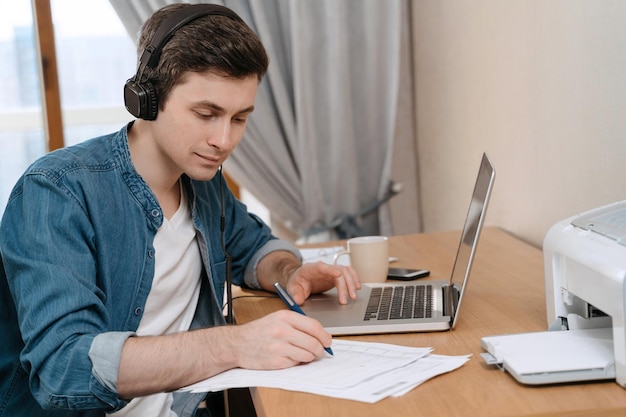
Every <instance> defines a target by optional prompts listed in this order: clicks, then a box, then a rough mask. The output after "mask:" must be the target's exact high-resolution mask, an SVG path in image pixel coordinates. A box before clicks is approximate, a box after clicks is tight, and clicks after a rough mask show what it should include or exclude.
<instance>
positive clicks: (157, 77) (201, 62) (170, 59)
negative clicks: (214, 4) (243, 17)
mask: <svg viewBox="0 0 626 417" xmlns="http://www.w3.org/2000/svg"><path fill="white" fill-rule="evenodd" d="M189 6H190V4H187V3H177V4H171V5H168V6H165V7H162V8H161V9H159V10H157V11H156V12H154V14H153V15H152V16H150V18H148V20H147V21H146V22H145V23H144V24H143V26H142V28H141V33H140V35H139V42H138V43H137V52H138V56H141V53H142V52H143V50H144V49H145V48H146V46H147V45H148V44H149V43H150V40H151V39H152V38H153V37H154V34H155V33H156V31H157V29H158V28H159V25H160V24H161V23H162V22H163V21H164V20H165V19H166V18H167V17H168V16H169V15H170V14H171V13H172V12H174V11H176V10H179V9H182V8H184V7H189ZM268 65H269V59H268V57H267V53H266V51H265V48H264V47H263V44H262V43H261V40H260V39H259V37H258V36H257V35H256V33H254V32H253V31H252V29H250V27H249V26H248V25H246V24H245V23H243V21H237V20H233V19H231V18H229V17H226V16H221V15H206V16H202V17H199V18H197V19H195V20H192V21H191V22H189V23H187V24H186V25H184V26H182V27H180V28H179V29H178V30H177V31H176V32H175V33H174V34H173V36H172V37H171V39H170V40H169V41H168V42H167V43H166V44H165V45H164V46H163V49H162V52H161V57H160V59H159V63H158V65H157V66H156V68H154V69H153V68H146V69H145V71H144V76H145V77H146V81H150V82H151V83H152V84H153V85H154V87H155V89H156V93H157V97H158V98H159V108H160V109H162V108H163V104H164V103H165V101H166V100H167V97H168V95H169V93H170V92H171V90H172V88H173V87H174V86H175V85H176V84H178V83H180V82H181V81H183V79H182V77H183V76H184V74H185V73H187V72H212V73H214V74H218V75H221V76H225V77H233V78H246V77H249V76H251V75H256V76H257V78H258V80H259V82H260V81H261V79H262V78H263V76H264V75H265V73H266V72H267V67H268Z"/></svg>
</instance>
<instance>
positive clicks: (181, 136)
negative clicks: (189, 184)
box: [152, 72, 258, 181]
mask: <svg viewBox="0 0 626 417" xmlns="http://www.w3.org/2000/svg"><path fill="white" fill-rule="evenodd" d="M257 88H258V79H257V77H256V76H254V75H253V76H250V77H248V78H244V79H237V78H225V77H222V76H219V75H216V74H212V73H196V72H190V73H187V75H186V76H185V78H184V79H183V81H182V82H181V83H180V84H177V85H176V86H174V88H172V90H171V92H170V94H169V96H168V98H167V101H166V102H165V103H164V106H163V109H162V110H160V111H159V114H158V116H157V119H156V120H155V121H154V125H153V128H152V132H153V138H154V141H155V143H156V145H157V147H158V148H159V149H160V151H161V152H162V154H163V156H164V157H165V158H166V160H167V161H168V165H169V168H171V169H172V170H173V171H179V174H180V173H185V174H187V175H188V176H189V177H191V178H193V179H196V180H201V181H206V180H210V179H211V178H213V177H214V176H215V174H216V172H217V170H218V169H219V167H220V166H221V165H222V163H223V162H224V161H225V160H226V159H227V158H228V156H229V155H230V153H231V152H232V151H233V150H234V149H235V148H236V147H237V145H238V144H239V141H241V138H242V137H243V133H244V130H245V127H246V121H247V118H248V116H249V115H250V113H252V110H253V109H254V98H255V96H256V92H257Z"/></svg>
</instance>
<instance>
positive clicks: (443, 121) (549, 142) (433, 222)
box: [412, 0, 626, 246]
mask: <svg viewBox="0 0 626 417" xmlns="http://www.w3.org/2000/svg"><path fill="white" fill-rule="evenodd" d="M412 7H413V9H412V17H413V21H414V25H413V41H414V51H415V76H416V78H415V79H416V84H417V87H416V103H417V109H416V120H417V136H418V137H417V143H418V158H419V160H418V162H419V167H420V171H419V176H420V189H421V195H420V200H421V202H422V220H423V228H424V231H426V232H428V231H436V230H446V229H460V228H461V227H462V224H463V220H464V218H465V211H466V209H467V203H468V201H469V196H470V194H471V191H472V186H473V182H474V179H475V175H476V171H477V169H478V163H479V161H480V157H481V155H482V152H483V151H486V152H487V154H488V155H489V156H490V158H491V159H492V161H493V163H494V165H495V167H496V171H497V175H496V185H495V189H494V192H493V196H492V200H491V205H490V208H489V212H488V216H487V221H486V223H487V224H490V225H498V226H501V227H502V228H504V229H506V230H508V231H510V232H512V233H513V234H515V235H517V236H519V237H521V238H522V239H524V240H526V241H529V242H531V243H533V244H535V245H537V246H540V245H541V242H542V240H543V237H544V235H545V233H546V232H547V230H548V228H549V227H550V226H551V225H552V224H554V223H555V222H556V221H558V220H561V219H564V218H566V217H569V216H570V215H573V214H577V213H580V212H582V211H585V210H588V209H591V208H594V207H597V206H600V205H604V204H608V203H611V202H614V201H618V200H622V199H626V186H625V179H626V112H625V110H626V24H625V22H626V1H620V0H616V1H584V0H569V1H565V0H551V1H542V0H507V1H501V0H471V1H470V0H467V1H465V0H464V1H461V0H414V1H413V3H412Z"/></svg>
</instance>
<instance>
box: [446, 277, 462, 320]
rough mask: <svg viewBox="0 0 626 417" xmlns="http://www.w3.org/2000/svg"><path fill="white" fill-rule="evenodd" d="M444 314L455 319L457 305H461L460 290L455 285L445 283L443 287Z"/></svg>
mask: <svg viewBox="0 0 626 417" xmlns="http://www.w3.org/2000/svg"><path fill="white" fill-rule="evenodd" d="M442 290H443V314H444V315H446V316H449V317H450V320H453V319H454V315H455V314H456V306H458V305H459V290H458V288H457V287H455V286H454V285H444V286H443V288H442Z"/></svg>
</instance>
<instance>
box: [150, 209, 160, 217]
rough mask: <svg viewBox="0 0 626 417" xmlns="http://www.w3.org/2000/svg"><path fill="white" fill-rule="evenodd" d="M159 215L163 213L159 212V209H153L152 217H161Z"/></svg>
mask: <svg viewBox="0 0 626 417" xmlns="http://www.w3.org/2000/svg"><path fill="white" fill-rule="evenodd" d="M159 214H161V213H160V212H159V210H157V209H152V217H159Z"/></svg>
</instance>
